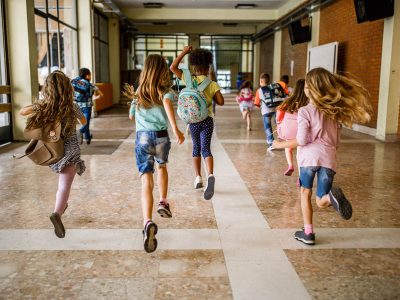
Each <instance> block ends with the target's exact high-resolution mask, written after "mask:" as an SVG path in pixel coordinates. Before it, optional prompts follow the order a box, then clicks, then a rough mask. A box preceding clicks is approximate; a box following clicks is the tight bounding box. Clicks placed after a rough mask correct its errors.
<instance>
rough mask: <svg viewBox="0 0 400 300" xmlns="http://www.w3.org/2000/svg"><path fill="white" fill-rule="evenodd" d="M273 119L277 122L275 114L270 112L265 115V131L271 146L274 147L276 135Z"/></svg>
mask: <svg viewBox="0 0 400 300" xmlns="http://www.w3.org/2000/svg"><path fill="white" fill-rule="evenodd" d="M272 118H274V120H275V112H270V113H267V114H265V115H263V123H264V130H265V135H266V137H267V143H268V145H269V146H272V142H273V141H274V134H273V131H272Z"/></svg>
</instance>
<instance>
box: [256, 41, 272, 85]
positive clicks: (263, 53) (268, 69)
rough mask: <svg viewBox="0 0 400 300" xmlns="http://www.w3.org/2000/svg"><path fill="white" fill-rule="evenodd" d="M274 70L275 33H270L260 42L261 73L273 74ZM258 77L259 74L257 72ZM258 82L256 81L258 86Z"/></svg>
mask: <svg viewBox="0 0 400 300" xmlns="http://www.w3.org/2000/svg"><path fill="white" fill-rule="evenodd" d="M273 71H274V35H270V36H269V37H267V38H266V39H265V40H262V41H261V43H260V73H268V74H269V75H270V76H272V74H273ZM256 75H257V77H258V74H256ZM257 85H258V82H255V83H254V86H257Z"/></svg>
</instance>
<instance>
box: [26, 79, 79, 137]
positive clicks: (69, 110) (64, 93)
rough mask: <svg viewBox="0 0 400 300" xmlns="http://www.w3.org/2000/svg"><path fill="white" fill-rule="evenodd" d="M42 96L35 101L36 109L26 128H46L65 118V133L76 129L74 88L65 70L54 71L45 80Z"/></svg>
mask: <svg viewBox="0 0 400 300" xmlns="http://www.w3.org/2000/svg"><path fill="white" fill-rule="evenodd" d="M42 96H43V98H42V99H40V100H36V101H35V103H34V106H35V108H36V109H35V110H34V113H33V114H32V115H31V116H30V117H29V118H28V120H27V124H26V128H27V129H32V128H44V127H46V126H47V125H49V124H53V123H57V122H61V120H63V121H65V124H64V123H63V125H64V127H63V131H62V133H63V135H65V134H66V133H69V132H71V131H73V130H75V125H76V121H75V118H74V115H75V112H74V90H73V87H72V85H71V81H70V79H69V78H68V77H67V76H66V75H65V74H64V73H63V72H61V71H54V72H53V73H51V74H50V75H49V76H47V78H46V80H45V82H44V85H43V88H42Z"/></svg>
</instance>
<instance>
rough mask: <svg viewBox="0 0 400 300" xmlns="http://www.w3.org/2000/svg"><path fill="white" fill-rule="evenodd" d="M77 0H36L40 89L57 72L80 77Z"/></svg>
mask: <svg viewBox="0 0 400 300" xmlns="http://www.w3.org/2000/svg"><path fill="white" fill-rule="evenodd" d="M76 14H77V10H76V0H35V31H36V48H37V64H38V79H39V85H43V83H44V80H45V79H46V77H47V75H48V74H49V73H51V72H53V71H55V70H61V71H63V72H64V73H65V74H66V75H67V76H69V77H71V78H72V77H75V76H76V75H77V74H78V33H77V28H76V25H77V21H76V18H77V17H76Z"/></svg>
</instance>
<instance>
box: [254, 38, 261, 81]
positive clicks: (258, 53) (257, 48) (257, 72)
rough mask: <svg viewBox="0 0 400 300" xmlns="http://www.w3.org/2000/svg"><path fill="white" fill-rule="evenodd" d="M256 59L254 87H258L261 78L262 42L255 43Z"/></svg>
mask: <svg viewBox="0 0 400 300" xmlns="http://www.w3.org/2000/svg"><path fill="white" fill-rule="evenodd" d="M253 47H254V48H253V49H254V51H253V53H254V58H253V70H254V71H253V87H254V88H255V87H257V86H258V81H259V78H260V73H261V71H260V57H261V55H262V54H261V42H256V43H254V46H253Z"/></svg>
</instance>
